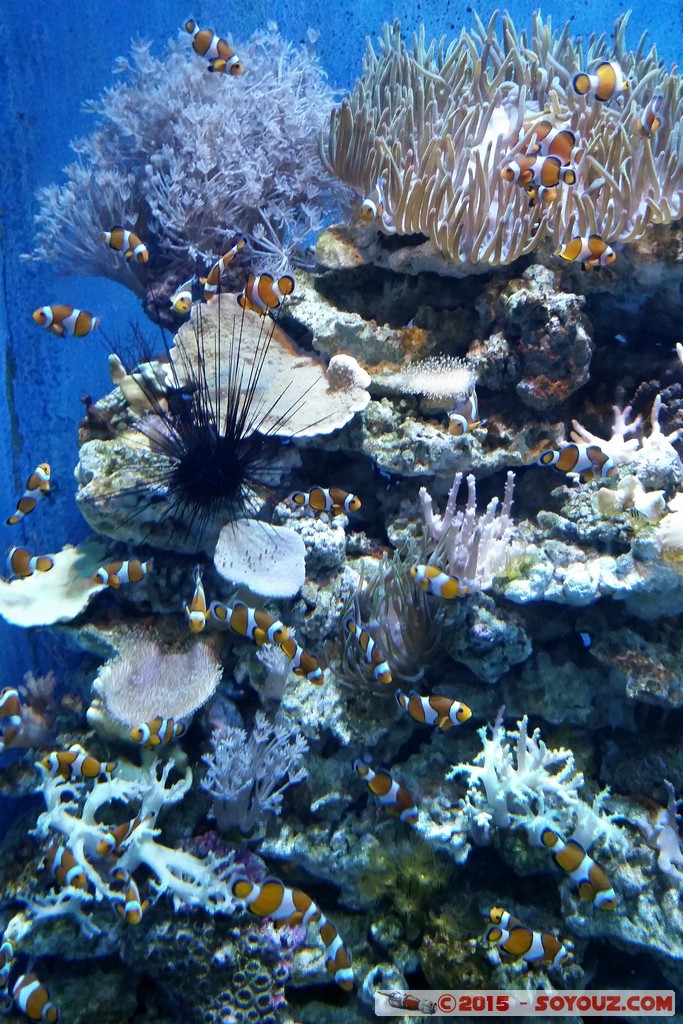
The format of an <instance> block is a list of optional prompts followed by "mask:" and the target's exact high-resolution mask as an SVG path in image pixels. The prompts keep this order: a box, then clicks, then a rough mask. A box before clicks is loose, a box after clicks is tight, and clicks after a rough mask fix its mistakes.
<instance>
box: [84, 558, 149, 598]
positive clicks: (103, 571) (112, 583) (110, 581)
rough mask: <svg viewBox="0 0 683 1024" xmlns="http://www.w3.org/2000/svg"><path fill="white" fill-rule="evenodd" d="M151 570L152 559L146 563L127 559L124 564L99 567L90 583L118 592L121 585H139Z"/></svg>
mask: <svg viewBox="0 0 683 1024" xmlns="http://www.w3.org/2000/svg"><path fill="white" fill-rule="evenodd" d="M153 569H154V559H153V558H149V559H148V560H147V561H146V562H141V561H140V559H139V558H129V559H128V560H127V561H126V562H121V561H117V562H109V563H108V564H107V565H102V566H100V568H99V569H98V570H97V572H96V573H95V574H94V575H93V577H92V581H93V583H96V584H101V585H102V586H108V587H113V588H114V590H118V588H119V587H120V586H121V584H122V583H139V582H140V580H141V579H143V578H144V577H145V576H146V575H147V573H148V572H152V570H153Z"/></svg>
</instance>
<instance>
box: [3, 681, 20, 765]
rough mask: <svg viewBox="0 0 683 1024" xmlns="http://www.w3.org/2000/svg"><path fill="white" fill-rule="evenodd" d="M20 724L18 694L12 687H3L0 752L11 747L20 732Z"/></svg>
mask: <svg viewBox="0 0 683 1024" xmlns="http://www.w3.org/2000/svg"><path fill="white" fill-rule="evenodd" d="M22 722H23V719H22V705H21V697H20V696H19V692H18V691H17V690H15V688H14V687H13V686H5V688H4V689H3V690H2V692H0V751H2V750H7V748H8V747H11V746H13V744H14V743H15V741H16V740H17V738H18V736H19V733H20V732H21V726H22Z"/></svg>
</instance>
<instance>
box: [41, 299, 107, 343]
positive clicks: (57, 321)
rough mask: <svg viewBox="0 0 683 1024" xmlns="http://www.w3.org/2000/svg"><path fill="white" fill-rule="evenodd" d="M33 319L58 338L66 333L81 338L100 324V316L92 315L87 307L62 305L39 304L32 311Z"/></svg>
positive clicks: (65, 335)
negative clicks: (37, 307) (39, 305)
mask: <svg viewBox="0 0 683 1024" xmlns="http://www.w3.org/2000/svg"><path fill="white" fill-rule="evenodd" d="M33 319H34V320H35V322H36V323H37V324H38V326H39V327H44V328H45V330H46V331H49V332H50V334H56V335H57V337H58V338H65V337H67V335H68V336H69V337H73V338H83V337H84V336H85V335H86V334H89V333H90V331H94V330H95V329H96V328H97V327H99V325H100V318H99V317H97V316H93V315H92V313H89V312H88V311H87V309H75V307H74V306H63V305H56V306H41V307H40V309H36V310H35V312H34V313H33Z"/></svg>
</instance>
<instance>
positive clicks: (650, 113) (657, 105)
mask: <svg viewBox="0 0 683 1024" xmlns="http://www.w3.org/2000/svg"><path fill="white" fill-rule="evenodd" d="M663 103H664V94H663V93H661V92H656V93H655V94H654V96H653V97H652V99H651V100H650V102H649V103H648V104H647V105H646V106H645V107H644V108H643V112H642V113H641V115H640V117H636V118H635V119H634V121H633V127H634V129H635V131H636V132H637V133H638V135H642V137H643V138H644V139H651V138H652V136H653V135H654V134H655V132H658V131H659V129H660V128H661V127H662V117H661V109H662V104H663Z"/></svg>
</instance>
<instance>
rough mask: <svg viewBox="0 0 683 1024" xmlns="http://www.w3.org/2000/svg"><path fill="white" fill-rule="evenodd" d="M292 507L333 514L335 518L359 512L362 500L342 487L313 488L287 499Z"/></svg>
mask: <svg viewBox="0 0 683 1024" xmlns="http://www.w3.org/2000/svg"><path fill="white" fill-rule="evenodd" d="M285 500H286V501H287V502H288V504H290V505H298V506H299V507H300V508H308V509H311V511H313V512H331V513H332V515H333V516H338V515H341V513H342V512H357V511H358V509H359V508H360V507H361V501H360V498H357V497H356V495H355V494H349V492H348V491H342V489H341V487H312V488H311V490H310V491H294V492H293V494H290V495H289V497H288V498H286V499H285Z"/></svg>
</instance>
